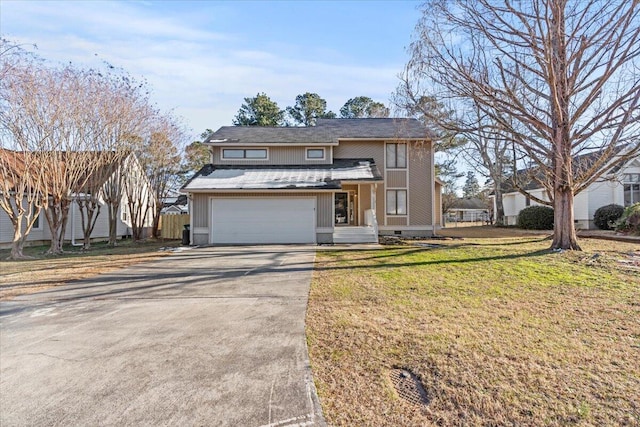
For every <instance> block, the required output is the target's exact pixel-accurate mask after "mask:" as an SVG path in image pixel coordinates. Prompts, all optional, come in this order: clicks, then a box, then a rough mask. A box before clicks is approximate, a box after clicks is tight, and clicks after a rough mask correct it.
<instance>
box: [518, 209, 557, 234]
mask: <svg viewBox="0 0 640 427" xmlns="http://www.w3.org/2000/svg"><path fill="white" fill-rule="evenodd" d="M518 227H520V228H524V229H527V230H553V208H550V207H549V206H529V207H528V208H524V209H522V210H521V211H520V213H519V214H518Z"/></svg>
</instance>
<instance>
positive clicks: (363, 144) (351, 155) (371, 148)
mask: <svg viewBox="0 0 640 427" xmlns="http://www.w3.org/2000/svg"><path fill="white" fill-rule="evenodd" d="M339 142H340V145H338V146H337V147H333V158H334V159H373V160H374V161H375V162H376V165H377V166H378V170H380V172H381V173H382V174H383V176H384V147H385V146H384V141H375V140H373V141H348V140H347V141H339ZM384 187H385V186H384V184H383V183H379V184H378V190H377V192H376V217H377V218H378V223H379V224H382V221H383V219H384V214H385V212H384V197H385V190H384ZM362 188H364V187H362ZM369 204H370V202H369Z"/></svg>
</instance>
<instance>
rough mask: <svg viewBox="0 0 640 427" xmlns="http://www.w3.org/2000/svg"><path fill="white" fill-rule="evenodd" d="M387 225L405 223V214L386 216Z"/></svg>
mask: <svg viewBox="0 0 640 427" xmlns="http://www.w3.org/2000/svg"><path fill="white" fill-rule="evenodd" d="M387 225H391V226H393V225H403V226H404V225H407V217H406V216H387Z"/></svg>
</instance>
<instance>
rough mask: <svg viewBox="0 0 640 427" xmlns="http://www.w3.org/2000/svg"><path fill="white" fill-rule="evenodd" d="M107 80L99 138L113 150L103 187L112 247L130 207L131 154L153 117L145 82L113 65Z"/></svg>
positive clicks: (103, 147)
mask: <svg viewBox="0 0 640 427" xmlns="http://www.w3.org/2000/svg"><path fill="white" fill-rule="evenodd" d="M103 83H104V84H105V85H106V86H107V88H105V89H104V93H105V94H106V96H105V97H104V98H102V103H101V106H100V111H99V117H100V120H102V121H104V127H103V129H102V132H101V134H100V138H99V139H98V140H97V144H98V147H99V150H100V151H101V152H109V153H111V155H110V157H111V159H110V162H111V164H112V166H111V168H110V169H109V170H108V171H107V172H108V173H109V174H108V177H107V178H106V180H105V181H104V183H103V185H102V188H101V192H102V193H101V197H102V199H103V200H104V202H105V205H106V207H107V215H108V221H109V241H108V244H109V245H110V246H115V245H116V244H117V239H118V221H119V219H120V217H121V214H122V213H123V212H127V211H128V206H126V205H123V204H122V201H123V199H124V198H125V180H126V179H128V172H129V170H128V167H129V166H130V165H131V164H132V162H133V161H132V160H131V159H130V157H131V156H132V155H133V152H134V151H135V148H136V144H137V143H138V141H139V137H138V135H140V134H142V133H143V132H144V129H145V126H146V124H147V121H148V120H149V117H150V113H149V111H150V108H149V101H148V98H147V93H148V91H147V89H146V87H145V84H144V83H138V82H136V81H135V80H134V79H132V78H131V77H130V76H129V75H127V74H126V73H123V72H122V71H120V70H116V69H113V68H112V67H110V72H108V73H104V81H103Z"/></svg>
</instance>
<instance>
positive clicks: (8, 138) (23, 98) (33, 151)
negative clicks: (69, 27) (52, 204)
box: [0, 40, 46, 259]
mask: <svg viewBox="0 0 640 427" xmlns="http://www.w3.org/2000/svg"><path fill="white" fill-rule="evenodd" d="M0 61H1V63H0V76H1V78H0V140H1V141H2V146H1V148H0V208H2V210H3V211H4V212H5V213H6V215H7V216H8V218H9V220H10V221H11V224H12V225H13V239H12V245H11V254H10V256H9V258H10V259H20V258H24V254H23V247H24V242H25V240H26V238H27V236H28V235H29V232H30V231H31V229H32V228H33V226H34V224H35V223H36V221H37V220H38V217H39V215H40V212H41V210H42V208H43V206H44V204H45V203H46V197H45V195H46V193H43V191H42V184H43V175H42V174H41V173H40V163H41V161H42V141H43V139H44V138H45V137H46V132H45V130H44V129H43V128H42V127H41V126H39V123H40V121H41V119H43V117H42V116H41V115H39V114H38V111H37V108H36V107H35V103H34V100H36V99H38V97H39V96H40V93H39V91H40V89H41V87H40V85H39V84H38V82H39V74H40V65H41V64H40V62H39V61H38V60H37V58H34V57H32V56H30V55H28V54H26V53H25V52H24V51H22V50H21V49H20V48H19V47H17V46H16V45H13V44H11V43H9V42H7V41H5V40H1V41H0Z"/></svg>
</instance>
